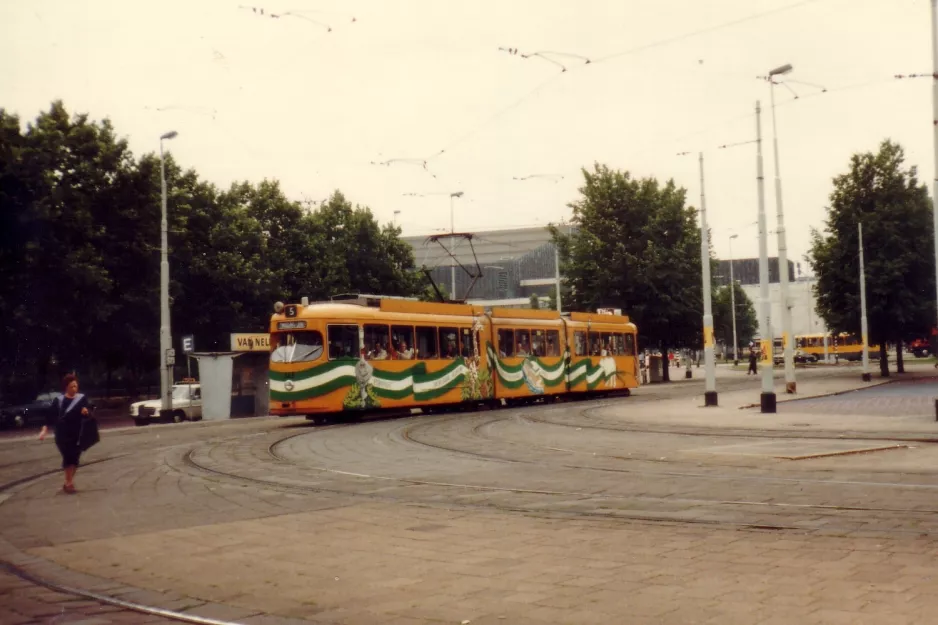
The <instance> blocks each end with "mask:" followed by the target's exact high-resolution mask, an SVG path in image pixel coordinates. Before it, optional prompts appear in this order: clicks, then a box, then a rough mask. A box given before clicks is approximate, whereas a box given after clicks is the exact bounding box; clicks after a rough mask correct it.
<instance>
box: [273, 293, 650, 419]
mask: <svg viewBox="0 0 938 625" xmlns="http://www.w3.org/2000/svg"><path fill="white" fill-rule="evenodd" d="M275 311H276V313H275V314H274V315H273V317H272V318H271V321H270V339H271V341H270V342H271V354H270V412H271V414H274V415H280V416H288V415H305V416H306V417H307V418H308V419H310V420H318V419H319V417H320V416H323V415H327V414H334V413H350V414H355V413H361V412H366V411H375V410H382V409H404V408H422V409H425V410H428V411H434V410H445V409H448V408H457V407H463V406H473V407H475V406H481V405H493V406H494V405H501V404H502V403H503V402H504V403H505V404H508V405H515V404H521V403H529V402H532V401H537V400H554V399H557V397H559V396H563V395H571V394H580V395H599V394H610V393H615V392H618V393H622V394H625V395H628V394H629V392H630V389H632V388H636V387H638V385H639V382H638V355H637V354H638V352H637V341H636V328H635V325H634V324H632V323H630V322H629V318H628V317H626V316H621V315H606V314H593V313H570V315H569V317H567V316H563V317H562V316H561V315H560V314H559V313H558V312H556V311H548V310H526V309H509V308H492V309H489V310H486V309H484V308H482V307H480V306H472V305H468V304H440V303H427V302H416V301H411V300H403V299H393V298H381V297H361V298H358V299H356V300H353V301H346V302H323V303H313V304H305V303H304V304H287V305H283V304H281V303H279V302H278V303H277V305H276V306H275Z"/></svg>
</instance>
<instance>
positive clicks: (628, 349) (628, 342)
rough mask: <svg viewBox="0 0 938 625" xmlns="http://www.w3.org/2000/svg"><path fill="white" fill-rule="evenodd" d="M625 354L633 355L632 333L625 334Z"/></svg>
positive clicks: (633, 340) (633, 337)
mask: <svg viewBox="0 0 938 625" xmlns="http://www.w3.org/2000/svg"><path fill="white" fill-rule="evenodd" d="M625 355H626V356H634V355H635V335H634V334H626V335H625Z"/></svg>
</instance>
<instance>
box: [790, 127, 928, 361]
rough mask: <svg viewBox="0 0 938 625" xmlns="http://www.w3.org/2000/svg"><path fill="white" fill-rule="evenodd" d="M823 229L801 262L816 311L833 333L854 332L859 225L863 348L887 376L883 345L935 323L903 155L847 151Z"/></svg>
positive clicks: (923, 197) (890, 148) (922, 214)
mask: <svg viewBox="0 0 938 625" xmlns="http://www.w3.org/2000/svg"><path fill="white" fill-rule="evenodd" d="M833 182H834V189H833V191H832V192H831V194H830V207H829V208H828V210H827V220H826V221H825V226H824V230H823V232H818V231H817V230H814V231H813V232H812V242H811V249H810V252H809V254H808V256H807V260H808V262H809V263H810V265H811V268H812V269H813V270H814V273H815V274H816V275H817V283H816V284H815V287H814V289H815V295H816V297H817V312H818V314H819V315H820V316H821V317H822V318H823V319H824V321H825V323H826V324H827V326H828V327H829V328H830V329H831V330H832V331H834V332H852V333H855V334H857V335H859V333H860V276H859V270H858V255H859V235H858V230H857V225H858V224H859V223H861V222H862V224H863V247H864V260H865V269H866V305H867V316H868V320H869V333H870V336H869V340H870V344H878V345H880V346H881V350H880V370H881V372H882V374H883V375H888V374H889V369H888V365H887V361H886V349H885V346H886V343H887V342H898V341H901V340H903V339H905V338H907V337H909V336H918V335H926V333H927V332H928V331H929V329H930V328H931V327H932V326H933V325H934V319H935V301H934V300H935V298H934V293H935V273H934V257H933V256H932V252H933V249H934V248H933V244H934V238H933V231H934V229H933V226H932V214H931V204H930V202H929V199H928V191H927V189H926V187H925V185H923V184H919V182H918V177H917V173H916V168H915V167H914V166H913V167H908V168H907V167H906V166H905V152H904V150H903V149H902V147H901V146H899V145H898V144H896V143H893V142H891V141H888V140H886V141H883V142H882V143H881V144H880V146H879V151H878V152H877V153H875V154H874V153H872V152H866V153H863V154H854V155H853V157H852V158H851V159H850V169H849V171H848V172H847V173H845V174H842V175H840V176H837V177H836V178H834V181H833Z"/></svg>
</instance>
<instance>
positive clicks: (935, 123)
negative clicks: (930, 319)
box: [931, 0, 938, 348]
mask: <svg viewBox="0 0 938 625" xmlns="http://www.w3.org/2000/svg"><path fill="white" fill-rule="evenodd" d="M931 44H932V93H931V102H932V144H933V145H932V147H933V148H934V157H935V163H934V167H935V176H934V180H933V184H932V223H933V226H934V230H933V233H932V234H933V237H934V244H935V278H936V279H935V286H936V288H938V0H931ZM936 298H938V292H936ZM936 310H938V309H936ZM935 327H936V328H938V324H936V326H935ZM934 347H935V346H934V345H933V346H932V348H934Z"/></svg>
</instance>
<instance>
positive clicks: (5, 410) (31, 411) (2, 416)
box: [0, 392, 62, 428]
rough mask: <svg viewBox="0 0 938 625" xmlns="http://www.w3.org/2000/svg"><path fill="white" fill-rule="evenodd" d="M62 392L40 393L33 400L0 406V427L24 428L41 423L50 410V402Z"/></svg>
mask: <svg viewBox="0 0 938 625" xmlns="http://www.w3.org/2000/svg"><path fill="white" fill-rule="evenodd" d="M61 394H62V393H54V392H49V393H40V394H39V396H38V397H36V399H35V400H33V401H31V402H29V403H27V404H19V405H17V406H3V407H0V427H2V428H24V427H30V426H39V425H43V424H45V422H46V416H47V415H48V414H49V412H50V411H51V410H52V402H53V401H55V398H56V397H59V396H60V395H61Z"/></svg>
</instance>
